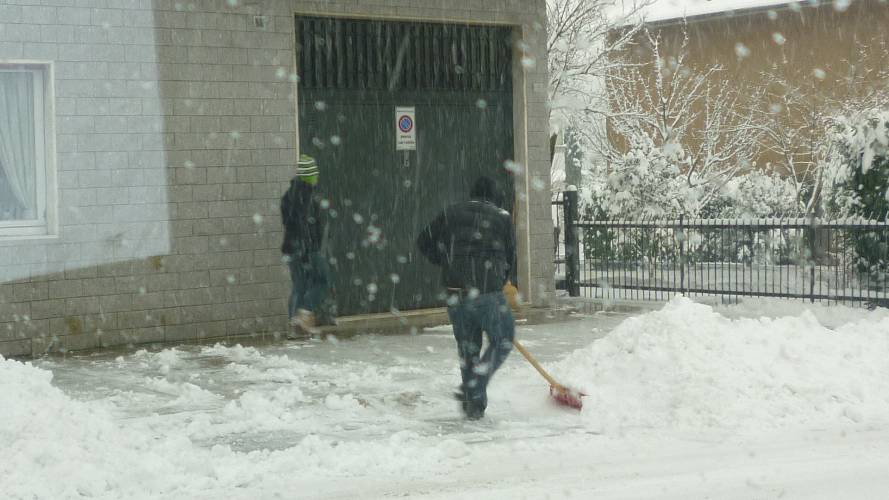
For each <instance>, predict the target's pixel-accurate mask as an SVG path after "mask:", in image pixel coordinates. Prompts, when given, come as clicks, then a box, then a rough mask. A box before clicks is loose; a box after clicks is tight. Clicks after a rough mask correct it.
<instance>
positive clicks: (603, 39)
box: [547, 0, 653, 129]
mask: <svg viewBox="0 0 889 500" xmlns="http://www.w3.org/2000/svg"><path fill="white" fill-rule="evenodd" d="M651 3H653V0H547V37H548V39H547V59H548V61H547V63H548V65H549V66H548V67H549V74H550V85H549V102H550V105H551V106H552V117H553V121H554V123H555V127H556V128H559V129H561V128H564V127H565V126H566V125H568V124H569V123H571V122H574V121H584V120H587V119H590V118H593V119H598V117H599V116H600V115H601V114H602V113H603V112H604V111H605V110H606V106H605V104H604V103H605V102H606V100H605V93H604V84H603V82H604V79H605V77H606V75H608V74H609V73H610V72H611V71H612V70H613V69H614V68H616V67H619V66H621V65H624V64H626V63H627V61H626V60H624V59H621V58H618V57H615V54H617V53H619V52H620V51H622V50H624V49H626V47H627V46H629V45H630V44H632V43H633V41H634V39H635V38H636V35H637V34H638V32H639V31H640V30H641V29H642V18H641V16H640V13H641V12H642V10H643V9H644V8H645V7H647V6H648V5H650V4H651ZM616 28H620V29H616Z"/></svg>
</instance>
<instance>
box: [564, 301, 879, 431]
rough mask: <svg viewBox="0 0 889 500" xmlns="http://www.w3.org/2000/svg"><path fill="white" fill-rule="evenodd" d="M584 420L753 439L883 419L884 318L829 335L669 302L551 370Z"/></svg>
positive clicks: (805, 321)
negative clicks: (577, 398)
mask: <svg viewBox="0 0 889 500" xmlns="http://www.w3.org/2000/svg"><path fill="white" fill-rule="evenodd" d="M556 372H557V373H559V374H560V376H561V377H563V378H564V379H565V380H566V382H567V383H568V384H569V385H572V386H574V387H577V388H578V389H580V390H582V391H583V392H585V393H586V394H587V395H588V396H587V397H586V398H585V399H584V410H583V412H584V418H585V419H586V420H587V423H588V424H590V425H591V426H592V427H594V428H598V429H601V430H602V431H604V432H613V431H622V430H626V429H632V428H649V429H650V428H678V429H706V428H711V429H719V428H728V429H739V430H761V429H766V428H776V427H785V426H796V427H798V426H803V427H809V428H813V427H818V426H823V425H826V424H831V423H833V424H861V423H874V422H886V421H889V318H887V316H886V315H885V314H870V313H866V312H865V311H859V316H858V320H857V321H855V322H851V323H847V324H843V325H841V326H839V327H837V328H836V329H835V330H832V329H830V328H828V327H826V326H824V325H822V324H821V323H820V322H819V321H818V319H817V318H816V316H815V315H814V314H812V312H810V311H808V310H805V311H802V312H801V313H800V314H799V315H798V316H783V317H777V318H767V317H761V318H757V319H753V318H735V319H732V318H728V317H726V316H723V315H721V314H719V313H717V312H715V311H714V310H713V308H711V307H709V306H706V305H702V304H697V303H694V302H692V301H691V300H689V299H686V298H684V297H678V298H676V299H674V300H672V301H671V302H670V303H668V304H667V305H666V306H665V307H664V308H663V309H662V310H660V311H656V312H652V313H649V314H645V315H642V316H637V317H633V318H630V319H627V320H626V321H624V322H623V323H622V324H621V325H620V326H618V327H617V328H616V329H615V330H614V331H612V332H611V333H610V334H609V335H608V336H606V337H605V338H602V339H600V340H597V341H596V342H594V343H593V344H592V345H590V346H588V347H586V348H584V349H579V350H577V351H575V352H574V353H572V354H571V355H570V356H569V357H568V358H567V359H565V360H564V361H562V362H561V363H559V366H558V367H557V370H556Z"/></svg>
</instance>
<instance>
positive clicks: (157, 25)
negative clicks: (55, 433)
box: [0, 0, 553, 355]
mask: <svg viewBox="0 0 889 500" xmlns="http://www.w3.org/2000/svg"><path fill="white" fill-rule="evenodd" d="M544 9H545V7H544V1H543V0H485V1H482V0H450V1H442V0H411V1H406V0H350V1H296V0H293V1H287V0H267V1H259V2H249V3H248V2H243V1H237V2H232V1H229V0H193V1H187V0H178V1H174V0H6V1H5V2H4V3H3V5H0V64H2V63H3V62H4V61H6V62H8V61H13V60H14V61H21V60H27V61H44V62H47V63H51V68H52V70H51V71H52V73H53V77H54V78H53V90H54V93H55V99H54V100H53V106H54V110H53V112H54V116H55V120H54V121H55V123H54V138H55V149H56V153H55V159H56V161H55V165H54V168H55V172H56V187H55V189H56V190H57V192H58V221H59V223H58V228H57V231H55V234H54V235H53V236H52V237H49V238H40V239H31V240H22V239H9V238H2V237H0V354H4V355H30V354H33V355H37V354H41V353H43V352H48V351H57V350H74V349H85V348H92V347H99V346H107V345H119V344H127V343H145V342H159V341H185V340H190V339H199V338H210V337H224V336H230V335H244V334H256V335H265V334H271V335H276V334H278V333H279V332H283V331H284V329H285V326H286V314H285V312H286V306H285V302H286V300H285V297H286V296H287V294H288V291H289V278H288V275H287V271H286V268H285V267H284V266H283V265H282V264H281V263H280V252H279V244H280V238H281V233H280V218H279V214H278V213H277V212H278V199H279V197H280V195H281V193H282V192H283V191H284V189H286V185H287V182H288V181H289V179H290V177H291V175H292V165H293V159H294V158H295V156H296V149H297V145H296V132H295V130H296V118H295V104H294V103H295V91H296V88H295V84H294V82H293V76H292V75H294V33H293V30H294V22H293V16H294V15H295V14H320V15H355V16H362V17H368V16H370V17H378V18H393V19H424V20H436V21H455V22H476V23H506V24H511V25H514V26H516V29H517V32H519V33H520V34H521V37H522V38H523V39H524V41H525V42H526V44H527V47H528V48H527V49H526V54H525V55H526V57H527V60H528V61H536V64H527V65H526V66H525V67H523V70H522V71H521V73H522V78H521V80H520V81H517V82H516V85H517V88H516V100H517V101H516V104H517V106H516V110H517V111H516V127H517V132H518V133H517V136H516V142H517V159H518V160H520V161H521V162H522V163H524V164H525V166H526V172H527V175H525V176H524V182H523V183H520V184H522V186H521V188H520V189H519V199H520V200H521V201H522V202H525V203H526V204H525V205H523V207H522V210H520V214H519V232H520V234H522V233H523V232H524V233H525V236H524V237H520V240H522V241H520V249H521V251H522V252H525V256H524V258H525V261H526V262H528V263H530V265H527V266H526V268H525V269H524V273H525V275H526V276H527V279H525V283H524V287H525V288H526V290H525V291H526V293H527V292H530V294H531V296H532V298H534V300H535V302H536V303H544V302H545V301H546V297H547V296H548V295H550V294H551V292H552V288H553V275H552V226H551V221H550V220H549V214H550V205H549V164H548V163H549V162H548V153H546V145H547V144H548V142H547V131H548V111H547V108H546V103H545V99H546V85H547V80H546V71H545V61H546V58H545V53H544V46H545V34H544V33H543V28H542V25H543V24H544V23H543V15H544ZM256 16H260V17H261V18H262V19H264V20H265V23H264V25H263V26H257V25H256V23H255V22H254V18H255V17H256ZM519 86H520V87H521V88H519ZM519 106H521V107H519ZM520 110H524V111H523V112H521V111H520ZM526 228H527V230H526ZM525 275H520V276H525ZM520 280H521V278H520Z"/></svg>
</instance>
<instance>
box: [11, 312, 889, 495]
mask: <svg viewBox="0 0 889 500" xmlns="http://www.w3.org/2000/svg"><path fill="white" fill-rule="evenodd" d="M519 335H520V338H521V339H523V340H524V342H525V344H526V346H527V347H528V348H529V350H531V351H532V352H534V353H536V354H538V355H539V357H540V358H541V360H542V361H543V362H544V364H545V365H546V366H547V367H548V368H550V369H552V371H553V372H554V374H556V375H557V378H561V379H563V380H565V381H566V382H569V383H570V384H572V385H574V386H576V387H578V388H580V389H582V390H584V391H585V392H586V393H587V394H588V396H587V397H586V398H585V407H584V410H583V412H580V413H578V412H575V411H572V410H568V409H564V408H561V407H556V406H554V405H553V404H551V402H550V401H549V400H548V398H547V395H546V394H547V392H546V386H545V384H543V383H542V382H541V380H540V378H539V377H538V376H537V375H536V373H535V372H533V371H532V369H531V368H530V367H529V366H528V364H527V363H525V362H524V361H523V360H522V358H521V357H520V356H519V355H518V354H517V353H514V354H513V356H512V357H511V358H510V359H509V360H508V361H507V363H506V364H505V365H504V367H503V369H502V370H501V372H498V375H497V377H496V378H495V379H494V382H493V383H492V387H491V389H490V393H489V399H490V403H489V404H490V407H489V411H488V415H487V416H486V418H485V419H483V420H482V421H479V422H473V423H469V422H465V421H464V420H463V419H462V418H461V417H460V414H459V409H458V407H457V403H456V402H455V401H453V400H452V399H450V396H449V394H450V392H451V391H452V389H453V388H454V386H455V385H456V384H457V379H458V372H457V367H456V361H455V353H454V345H453V339H452V338H451V336H450V332H449V329H447V328H438V329H432V330H429V331H426V332H424V333H422V334H420V335H416V336H365V337H360V338H356V339H354V340H348V341H341V342H323V343H322V342H311V343H279V344H273V345H264V346H258V347H246V348H245V347H240V346H229V347H226V346H214V347H183V348H179V349H167V350H163V351H160V352H148V351H139V352H136V353H133V354H127V355H124V356H118V357H116V356H114V355H95V356H85V357H69V358H68V359H43V360H37V361H35V362H33V363H30V364H23V363H20V362H16V361H10V360H3V359H2V358H0V491H3V494H4V497H5V498H14V499H19V498H21V499H25V498H27V499H31V498H39V499H44V498H45V499H57V498H80V497H84V498H109V499H112V498H113V499H122V498H198V499H216V498H223V499H242V498H243V499H248V498H249V499H255V498H261V499H264V498H342V499H351V498H389V497H405V496H407V497H411V498H439V499H445V498H496V499H513V498H528V499H538V498H571V497H573V498H604V499H625V498H626V499H630V498H638V499H642V498H646V499H649V498H674V499H697V498H719V499H723V498H728V499H733V498H736V499H768V498H782V499H788V498H792V499H813V498H824V499H828V498H829V499H833V498H844V499H845V498H855V499H859V498H874V499H877V498H885V497H886V491H889V474H887V473H886V471H889V313H887V312H886V311H875V312H866V311H863V310H860V309H847V308H842V307H835V308H826V307H822V306H817V305H816V306H809V307H808V308H807V307H806V306H804V305H802V304H801V303H799V302H778V301H756V302H748V303H746V304H742V305H741V306H734V307H720V308H716V309H713V308H711V307H709V306H704V305H700V304H695V303H693V302H691V301H689V300H686V299H681V298H680V299H674V301H672V302H671V303H669V304H667V305H666V306H665V307H664V308H663V309H661V310H658V311H654V312H651V313H647V314H643V315H639V316H634V317H628V316H621V315H609V314H600V315H596V316H591V317H589V318H588V319H585V320H583V321H576V322H570V323H562V324H553V325H546V326H535V327H522V328H520V330H519Z"/></svg>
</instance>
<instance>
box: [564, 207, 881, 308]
mask: <svg viewBox="0 0 889 500" xmlns="http://www.w3.org/2000/svg"><path fill="white" fill-rule="evenodd" d="M574 202H576V197H571V196H568V197H565V196H562V197H560V198H558V199H557V200H554V201H553V203H554V205H555V204H556V203H560V204H561V205H562V208H563V209H564V213H565V217H564V218H563V219H561V220H560V224H559V225H560V226H562V227H563V229H562V230H561V231H560V233H563V234H564V236H562V237H561V238H559V239H558V241H557V245H556V247H557V255H556V275H557V285H561V286H559V287H558V288H561V289H563V290H567V291H568V292H569V295H571V296H581V295H582V296H586V297H597V298H622V299H642V300H663V299H666V298H668V297H669V296H671V295H673V294H675V293H684V294H687V295H719V296H723V297H727V298H730V299H737V298H739V297H744V296H760V297H786V298H798V299H806V300H810V301H815V300H819V301H836V302H863V303H869V304H877V305H886V306H889V225H887V223H886V222H876V221H863V220H841V221H826V220H820V219H817V218H805V219H781V220H777V219H760V220H747V219H732V220H727V219H691V220H686V219H685V218H684V217H681V218H679V219H677V220H656V219H651V220H605V221H579V220H577V218H574V219H573V220H572V219H569V218H568V216H567V215H568V214H569V213H575V214H576V213H577V212H576V205H575V206H574V207H571V206H570V205H571V203H574ZM570 234H573V235H575V236H576V239H574V238H571V237H570V236H569V235H570ZM569 240H570V241H569ZM572 247H573V248H572ZM559 253H561V255H560V254H559ZM570 255H574V256H576V258H575V259H573V260H572V259H570V258H569V256H570Z"/></svg>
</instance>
